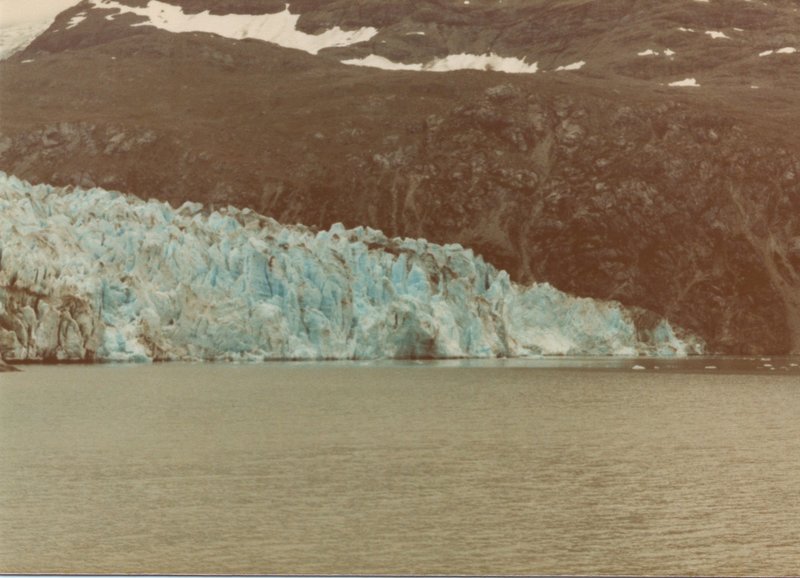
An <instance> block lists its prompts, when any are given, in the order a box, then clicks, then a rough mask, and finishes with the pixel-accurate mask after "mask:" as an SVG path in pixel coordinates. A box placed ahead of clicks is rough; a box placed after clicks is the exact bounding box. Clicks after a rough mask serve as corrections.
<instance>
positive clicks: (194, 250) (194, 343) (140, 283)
mask: <svg viewBox="0 0 800 578" xmlns="http://www.w3.org/2000/svg"><path fill="white" fill-rule="evenodd" d="M643 319H644V320H645V321H643ZM702 350H703V344H702V342H701V341H700V340H699V339H698V338H696V337H694V336H693V335H691V334H689V333H687V332H685V331H681V330H680V329H679V328H673V327H672V326H671V325H670V323H669V322H668V321H667V320H665V319H660V318H657V317H655V316H654V315H653V314H647V315H645V314H642V312H640V311H636V310H633V309H629V308H625V307H623V306H622V305H620V304H619V303H617V302H613V301H599V300H593V299H588V298H579V297H574V296H570V295H568V294H566V293H563V292H561V291H559V290H557V289H555V288H554V287H552V286H550V285H548V284H546V283H535V284H532V285H529V286H523V285H520V284H517V283H515V282H513V281H512V280H511V279H510V278H509V276H508V274H507V273H506V272H504V271H500V270H497V269H495V268H494V267H493V266H492V265H491V264H489V263H486V262H485V261H484V260H483V259H482V258H481V257H480V256H477V255H475V254H474V253H473V252H472V251H471V250H470V249H465V248H463V247H462V246H461V245H458V244H449V245H438V244H434V243H430V242H428V241H426V240H424V239H409V238H404V239H401V238H389V237H387V236H386V235H384V234H383V233H382V232H380V231H377V230H374V229H370V228H367V227H357V228H353V229H346V228H345V227H344V226H342V225H341V224H336V225H333V226H332V227H331V228H330V229H328V230H321V231H316V230H313V229H310V228H307V227H304V226H300V225H293V226H285V225H282V224H279V223H278V222H277V221H275V220H273V219H271V218H269V217H266V216H263V215H260V214H258V213H256V212H254V211H252V210H249V209H237V208H234V207H227V208H224V209H220V210H217V211H214V212H209V211H207V210H204V208H203V207H202V205H200V204H197V203H189V202H187V203H184V204H183V205H182V206H180V207H178V208H172V207H171V206H170V205H169V204H168V203H164V202H159V201H155V200H150V201H146V202H145V201H143V200H141V199H138V198H136V197H133V196H130V195H125V194H122V193H119V192H110V191H106V190H103V189H100V188H92V189H82V188H72V187H66V188H58V187H53V186H49V185H31V184H29V183H27V182H25V181H22V180H20V179H18V178H16V177H14V176H10V175H6V174H5V173H2V172H0V357H2V358H3V359H5V360H7V361H9V360H38V361H56V360H82V361H157V360H270V359H379V358H458V357H503V356H506V357H525V356H541V355H657V356H675V355H678V356H682V355H687V354H693V353H701V352H702Z"/></svg>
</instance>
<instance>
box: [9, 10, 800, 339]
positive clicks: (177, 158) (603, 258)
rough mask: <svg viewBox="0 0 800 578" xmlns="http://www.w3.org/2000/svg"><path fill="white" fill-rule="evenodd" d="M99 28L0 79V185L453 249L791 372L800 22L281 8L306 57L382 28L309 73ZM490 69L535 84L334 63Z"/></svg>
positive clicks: (31, 56) (118, 13) (212, 43)
mask: <svg viewBox="0 0 800 578" xmlns="http://www.w3.org/2000/svg"><path fill="white" fill-rule="evenodd" d="M143 4H144V3H140V5H143ZM151 4H152V3H151ZM148 5H150V4H148ZM108 6H111V4H106V7H105V8H103V5H102V4H100V3H99V2H97V3H92V2H84V3H82V4H81V5H79V6H77V7H75V8H74V9H72V10H70V11H67V12H65V13H64V14H62V15H61V16H60V17H59V18H58V19H57V21H56V23H55V24H54V25H53V27H51V29H50V30H48V32H47V33H45V34H44V35H43V36H41V37H40V38H39V39H37V40H36V41H35V42H34V43H32V45H31V46H30V47H29V48H28V49H27V50H26V51H25V53H23V54H20V55H18V56H15V57H13V58H12V59H11V60H9V61H7V62H5V63H2V64H0V67H2V68H0V73H1V74H2V75H3V78H4V82H3V85H2V94H0V105H1V106H2V108H1V109H0V110H2V111H3V123H2V130H1V134H0V169H3V170H6V171H8V172H10V173H13V174H16V175H19V176H21V177H24V178H27V179H31V180H32V181H34V182H52V183H54V184H81V185H86V186H89V185H95V184H97V185H101V186H104V187H109V188H118V189H123V190H126V191H130V192H132V193H136V194H153V193H154V192H157V193H158V194H159V195H160V196H161V198H163V199H165V200H170V201H172V202H176V203H180V202H183V201H185V200H193V201H200V202H204V203H209V204H210V205H212V206H218V205H220V204H228V203H233V204H235V205H237V206H242V207H244V206H247V207H252V208H254V209H256V210H258V211H260V212H264V213H267V214H269V215H271V216H274V217H275V218H277V219H278V220H280V221H283V222H302V223H305V224H307V225H316V226H321V227H325V228H327V227H328V226H330V225H331V224H332V223H335V222H337V221H341V222H344V223H345V224H346V225H347V226H358V225H369V226H372V227H375V228H380V229H382V230H384V231H386V232H387V234H389V235H390V236H394V235H404V236H418V237H424V238H427V239H430V240H431V241H434V242H444V243H446V242H460V243H462V244H464V245H465V246H468V247H472V248H473V249H475V250H476V251H478V252H479V253H481V254H482V255H483V256H484V257H485V258H486V259H487V260H489V261H490V262H491V263H493V264H494V265H496V266H498V267H501V268H505V269H507V270H508V271H509V272H510V273H511V275H512V276H513V277H514V278H515V279H517V280H520V281H523V282H529V281H531V280H537V281H548V282H550V283H552V284H553V285H555V286H556V287H558V288H559V289H562V290H566V291H569V292H573V293H576V294H579V295H587V296H592V297H597V298H601V299H617V300H620V301H621V302H623V303H625V304H628V305H635V306H641V307H645V308H648V309H650V310H652V311H655V312H657V313H658V314H660V315H665V316H667V317H668V318H670V319H673V320H675V321H676V322H677V323H678V324H680V325H682V326H684V327H686V328H687V329H690V330H692V331H695V332H697V333H698V334H700V335H702V336H703V337H704V338H705V340H706V341H707V342H708V344H709V347H710V349H711V350H713V351H717V352H731V353H737V352H770V353H781V352H787V351H800V302H799V301H798V299H799V298H798V296H799V295H800V217H799V215H800V176H799V175H800V135H799V134H798V133H797V131H796V130H795V128H794V127H796V126H800V106H798V102H800V99H798V98H797V96H798V92H800V91H799V90H798V79H800V75H799V73H800V66H798V62H800V55H799V54H797V53H792V52H789V51H784V52H781V50H783V49H784V48H791V47H794V46H796V45H799V44H800V41H798V37H797V33H796V31H797V30H798V29H799V28H800V26H798V16H797V14H796V9H797V7H796V3H792V2H773V3H770V4H769V5H764V4H761V3H749V2H745V1H744V0H731V1H729V2H723V1H718V2H709V3H707V4H706V3H702V2H632V1H625V2H623V1H609V2H603V3H597V2H580V1H560V2H556V1H552V2H509V1H508V0H505V1H504V2H503V3H502V6H501V4H500V3H498V2H491V3H490V2H477V1H473V2H471V3H470V4H469V5H464V4H463V3H460V2H458V3H455V2H423V3H405V2H402V3H401V2H381V3H377V2H361V3H358V4H357V5H356V4H353V3H351V2H339V1H334V2H305V3H304V2H295V3H292V4H291V5H290V11H292V13H295V14H297V13H299V14H301V16H300V18H299V20H297V22H296V27H297V29H298V30H299V31H300V32H302V33H304V34H315V33H320V32H323V31H325V30H331V29H333V28H334V27H335V26H339V27H341V28H342V29H344V30H346V31H354V30H358V29H361V28H366V27H372V28H374V29H375V30H377V33H376V34H375V35H374V36H372V37H370V39H369V40H368V41H366V42H360V43H355V44H350V45H348V46H340V47H331V48H325V49H321V50H319V51H318V52H317V53H316V54H309V53H308V52H307V51H302V50H296V49H291V48H286V47H282V46H277V45H275V44H274V43H267V42H263V41H259V40H253V39H251V40H235V39H231V38H225V37H221V36H219V35H214V34H208V33H183V34H177V33H173V32H169V31H167V30H163V29H159V28H157V27H154V26H142V25H136V24H137V23H141V22H145V20H144V18H145V17H143V16H139V15H136V14H134V13H131V12H126V11H125V10H124V9H119V8H118V9H115V10H112V9H111V8H109V7H108ZM256 7H258V8H257V9H256ZM201 8H210V9H211V10H212V13H217V14H225V13H228V12H236V13H244V12H247V11H248V10H250V11H254V12H260V13H270V12H271V13H274V14H277V13H279V12H280V11H282V10H284V5H283V4H282V3H274V5H273V4H271V3H269V2H264V3H255V2H244V1H242V2H219V3H210V2H209V3H196V2H191V3H189V2H185V3H183V9H184V10H185V11H186V13H188V11H189V10H193V11H194V12H195V13H197V12H199V11H200V9H201ZM81 14H82V15H83V16H85V18H84V19H83V20H81V21H80V22H79V23H78V24H77V25H75V26H72V27H69V28H68V27H67V25H68V23H69V22H70V21H72V20H73V19H74V18H76V16H79V15H81ZM108 16H112V19H111V20H108V19H107V17H108ZM681 29H685V30H681ZM419 32H424V33H425V34H424V35H423V34H418V33H419ZM707 32H708V33H722V34H724V36H725V37H719V36H717V35H716V34H707ZM726 37H727V38H726ZM770 50H772V53H770V54H767V55H765V56H759V54H761V53H763V52H768V51H770ZM666 51H670V53H674V54H667V53H665V52H666ZM650 52H652V53H653V54H650ZM656 52H657V53H658V54H655V53H656ZM486 53H493V54H496V55H497V56H498V57H501V58H509V59H510V58H515V59H518V60H519V61H524V62H525V63H528V64H532V63H537V68H538V72H536V73H533V74H530V73H529V74H503V73H499V72H491V71H460V72H459V71H456V72H447V73H434V72H403V71H387V70H377V69H374V68H367V67H360V66H347V65H344V64H342V63H341V61H342V60H357V59H363V58H367V57H369V56H370V55H374V56H376V57H380V58H383V59H385V60H386V61H391V62H394V63H404V64H407V65H410V64H414V63H426V62H431V61H432V59H437V58H438V59H447V58H450V59H451V60H450V61H453V59H452V57H453V56H457V55H459V54H467V55H470V54H471V55H481V54H486ZM640 53H645V54H644V55H641V56H640ZM23 61H29V62H23ZM450 61H448V62H450ZM580 61H583V62H585V65H583V66H582V67H581V68H579V69H577V70H573V71H570V70H564V71H560V72H555V69H556V68H558V67H568V66H569V65H570V64H574V63H576V62H580ZM458 62H461V63H464V62H468V63H469V64H470V65H471V64H474V62H475V60H474V59H473V60H469V59H464V58H461V59H460V60H458ZM686 78H694V79H695V80H696V83H697V84H699V87H680V86H669V84H670V83H673V82H677V81H681V80H683V79H686ZM753 86H758V88H751V87H753Z"/></svg>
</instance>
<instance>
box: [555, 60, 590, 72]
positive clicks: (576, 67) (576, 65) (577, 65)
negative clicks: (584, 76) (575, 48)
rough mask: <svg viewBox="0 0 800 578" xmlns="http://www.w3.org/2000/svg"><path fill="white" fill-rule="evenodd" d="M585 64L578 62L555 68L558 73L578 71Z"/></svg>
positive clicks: (581, 61)
mask: <svg viewBox="0 0 800 578" xmlns="http://www.w3.org/2000/svg"><path fill="white" fill-rule="evenodd" d="M585 64H586V62H585V61H583V60H580V61H578V62H573V63H572V64H567V65H566V66H559V67H558V68H556V72H560V71H562V70H580V69H581V68H583V67H584V65H585Z"/></svg>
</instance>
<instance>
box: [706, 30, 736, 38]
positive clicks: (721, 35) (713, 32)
mask: <svg viewBox="0 0 800 578" xmlns="http://www.w3.org/2000/svg"><path fill="white" fill-rule="evenodd" d="M705 33H706V34H707V35H708V36H710V37H711V38H714V39H715V40H716V39H719V38H727V39H728V40H730V38H731V37H730V36H728V35H727V34H725V33H724V32H719V31H717V30H706V32H705Z"/></svg>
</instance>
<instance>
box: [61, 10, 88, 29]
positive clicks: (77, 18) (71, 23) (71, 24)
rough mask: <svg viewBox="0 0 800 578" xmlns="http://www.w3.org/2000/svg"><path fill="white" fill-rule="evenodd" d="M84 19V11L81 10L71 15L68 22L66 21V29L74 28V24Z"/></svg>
mask: <svg viewBox="0 0 800 578" xmlns="http://www.w3.org/2000/svg"><path fill="white" fill-rule="evenodd" d="M84 20H86V14H85V13H83V12H81V13H80V14H76V15H75V16H73V17H72V18H70V19H69V22H67V26H66V30H69V29H70V28H74V27H75V26H77V25H78V24H80V23H81V22H83V21H84Z"/></svg>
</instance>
